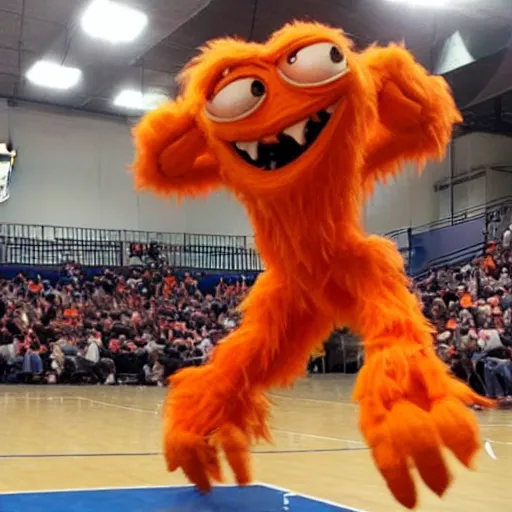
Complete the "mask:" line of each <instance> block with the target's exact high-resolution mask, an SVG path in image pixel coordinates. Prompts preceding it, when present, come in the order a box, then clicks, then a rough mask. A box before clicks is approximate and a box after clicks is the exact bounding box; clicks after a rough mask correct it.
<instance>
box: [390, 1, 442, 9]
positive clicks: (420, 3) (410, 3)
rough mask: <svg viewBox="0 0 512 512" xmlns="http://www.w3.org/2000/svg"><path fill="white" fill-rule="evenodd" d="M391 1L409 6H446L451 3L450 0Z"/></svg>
mask: <svg viewBox="0 0 512 512" xmlns="http://www.w3.org/2000/svg"><path fill="white" fill-rule="evenodd" d="M388 2H390V3H394V4H402V5H407V6H408V7H433V8H437V9H439V8H444V7H448V6H449V5H450V3H452V2H450V0H388Z"/></svg>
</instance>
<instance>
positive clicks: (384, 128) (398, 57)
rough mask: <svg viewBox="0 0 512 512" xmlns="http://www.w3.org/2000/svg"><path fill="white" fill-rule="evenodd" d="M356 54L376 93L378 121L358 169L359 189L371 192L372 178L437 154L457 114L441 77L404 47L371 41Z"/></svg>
mask: <svg viewBox="0 0 512 512" xmlns="http://www.w3.org/2000/svg"><path fill="white" fill-rule="evenodd" d="M360 58H361V59H362V60H363V62H364V63H365V64H366V66H367V67H368V68H369V69H370V72H371V75H372V76H373V78H374V81H375V85H376V89H377V94H378V116H379V122H378V123H377V125H376V129H375V130H374V131H373V133H372V134H371V139H370V145H369V147H368V150H367V156H366V164H365V167H364V170H363V183H364V187H365V191H366V192H371V191H372V189H373V186H374V185H375V182H376V181H378V180H383V181H385V180H386V177H387V176H389V175H394V174H397V173H398V172H400V171H401V169H402V166H403V164H404V163H406V162H411V163H414V164H417V165H418V166H419V167H420V168H422V167H423V166H424V164H425V163H426V161H427V160H429V159H434V160H435V159H441V158H443V156H444V154H445V151H446V148H447V146H448V144H449V142H450V139H451V136H452V130H453V126H454V125H455V124H456V123H458V122H460V121H461V116H460V113H459V111H458V110H457V107H456V105H455V102H454V100H453V98H452V95H451V92H450V89H449V87H448V84H447V83H446V81H445V80H444V78H441V77H439V76H432V75H429V74H428V72H427V71H426V70H425V69H424V68H423V67H422V66H421V65H420V64H418V63H416V62H415V61H414V57H413V56H412V55H411V53H409V52H408V51H407V50H405V49H404V48H402V47H400V46H396V45H392V46H389V47H387V48H378V47H372V48H370V49H368V50H366V51H365V52H364V53H363V54H361V55H360Z"/></svg>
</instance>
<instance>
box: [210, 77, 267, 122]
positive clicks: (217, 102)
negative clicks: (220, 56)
mask: <svg viewBox="0 0 512 512" xmlns="http://www.w3.org/2000/svg"><path fill="white" fill-rule="evenodd" d="M266 94H267V91H266V87H265V84H264V83H263V82H262V81H261V80H259V79H257V78H253V77H249V78H240V79H239V80H235V81H233V82H230V83H229V84H228V85H226V86H225V87H223V88H222V89H221V90H220V91H219V92H217V93H216V94H215V95H214V96H213V98H212V99H211V100H210V101H209V102H208V103H207V104H206V115H207V116H208V117H209V118H210V119H211V120H212V121H216V122H218V123H231V122H233V121H239V120H241V119H244V118H246V117H248V116H250V115H251V114H252V113H253V112H254V111H256V109H258V108H259V106H260V105H261V104H262V103H263V100H264V99H265V96H266Z"/></svg>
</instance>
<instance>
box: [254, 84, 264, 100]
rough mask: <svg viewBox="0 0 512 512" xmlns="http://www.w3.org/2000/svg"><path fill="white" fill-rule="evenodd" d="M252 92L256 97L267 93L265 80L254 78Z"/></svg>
mask: <svg viewBox="0 0 512 512" xmlns="http://www.w3.org/2000/svg"><path fill="white" fill-rule="evenodd" d="M251 93H252V95H253V96H255V97H256V98H259V97H260V96H263V95H264V94H265V85H264V84H263V82H260V81H259V80H254V81H253V83H252V84H251Z"/></svg>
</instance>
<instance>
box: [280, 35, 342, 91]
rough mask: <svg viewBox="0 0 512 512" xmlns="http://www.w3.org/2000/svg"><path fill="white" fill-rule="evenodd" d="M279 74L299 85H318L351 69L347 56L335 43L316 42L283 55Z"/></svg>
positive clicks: (332, 79)
mask: <svg viewBox="0 0 512 512" xmlns="http://www.w3.org/2000/svg"><path fill="white" fill-rule="evenodd" d="M278 70H279V74H280V75H281V76H282V77H283V79H284V80H286V81H287V82H289V83H290V84H293V85H295V86H297V87H318V86H320V85H325V84H328V83H330V82H334V80H337V79H338V78H340V77H342V76H343V75H344V74H346V73H347V72H348V71H349V68H348V64H347V58H346V57H345V55H343V53H342V51H341V50H340V48H338V46H336V45H335V44H333V43H328V42H324V43H315V44H311V45H309V46H305V47H303V48H300V49H299V50H296V51H295V52H293V53H290V54H288V55H286V56H285V57H283V58H282V59H281V60H280V61H279V64H278Z"/></svg>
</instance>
